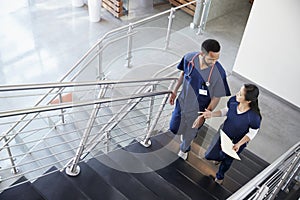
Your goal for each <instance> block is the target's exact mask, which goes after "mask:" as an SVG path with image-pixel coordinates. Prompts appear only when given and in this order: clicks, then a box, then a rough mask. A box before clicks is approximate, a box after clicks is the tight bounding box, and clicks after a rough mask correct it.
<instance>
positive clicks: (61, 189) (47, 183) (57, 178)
mask: <svg viewBox="0 0 300 200" xmlns="http://www.w3.org/2000/svg"><path fill="white" fill-rule="evenodd" d="M50 172H53V173H51V174H48V175H45V176H43V177H41V178H38V179H37V180H36V181H34V182H33V183H32V184H33V186H34V188H35V189H36V190H38V191H39V192H40V193H41V194H42V195H43V196H44V197H45V199H47V200H65V199H72V200H85V199H88V197H86V196H85V195H84V194H83V193H82V192H81V191H79V190H78V188H76V187H75V186H74V185H73V184H72V183H71V181H70V180H68V179H67V178H66V177H65V176H64V175H63V174H62V173H61V172H60V171H57V168H56V167H51V168H50V169H49V170H48V171H47V172H46V173H50ZM46 173H45V174H46ZM49 188H51V189H49ZM54 191H55V192H54Z"/></svg>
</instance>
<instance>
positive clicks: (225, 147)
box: [220, 130, 241, 160]
mask: <svg viewBox="0 0 300 200" xmlns="http://www.w3.org/2000/svg"><path fill="white" fill-rule="evenodd" d="M220 136H221V148H222V151H223V152H224V153H226V154H227V155H229V156H231V157H233V158H235V159H237V160H241V158H240V157H239V155H238V154H237V153H236V152H235V151H234V150H233V149H232V147H233V143H232V141H231V139H230V138H229V137H228V136H227V135H226V133H224V131H223V130H220Z"/></svg>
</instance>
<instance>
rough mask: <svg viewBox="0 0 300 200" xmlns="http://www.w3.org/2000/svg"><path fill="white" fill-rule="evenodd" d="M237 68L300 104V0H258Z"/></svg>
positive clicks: (277, 93)
mask: <svg viewBox="0 0 300 200" xmlns="http://www.w3.org/2000/svg"><path fill="white" fill-rule="evenodd" d="M233 71H234V72H236V73H238V74H240V75H242V76H243V77H245V78H247V79H249V80H251V81H253V82H255V83H257V84H258V85H259V86H262V87H263V88H265V89H267V90H269V91H270V92H272V93H274V94H276V95H278V96H280V97H282V98H283V99H285V100H287V101H289V102H290V103H292V104H294V105H296V106H298V107H300V88H299V87H300V1H299V0H285V1H279V0H277V1H274V0H263V1H261V0H255V1H254V4H253V6H252V10H251V13H250V16H249V19H248V22H247V25H246V28H245V32H244V35H243V38H242V41H241V45H240V48H239V51H238V54H237V58H236V61H235V64H234V67H233Z"/></svg>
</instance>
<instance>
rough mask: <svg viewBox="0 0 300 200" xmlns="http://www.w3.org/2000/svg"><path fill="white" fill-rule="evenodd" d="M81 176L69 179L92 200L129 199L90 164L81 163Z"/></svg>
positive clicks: (69, 177)
mask: <svg viewBox="0 0 300 200" xmlns="http://www.w3.org/2000/svg"><path fill="white" fill-rule="evenodd" d="M79 166H80V174H79V175H78V176H76V177H71V176H68V175H67V174H65V175H66V176H67V178H68V179H69V180H70V181H72V183H74V185H76V186H77V187H78V188H80V189H81V190H82V191H83V192H84V193H85V194H86V195H87V196H88V197H90V198H91V199H99V197H101V199H105V200H110V199H111V200H115V199H118V200H125V199H127V198H126V197H125V196H124V195H123V194H122V193H121V192H120V191H118V190H117V189H116V188H114V187H113V186H111V185H109V184H108V183H106V181H105V180H103V178H102V177H101V176H99V175H98V174H97V173H96V172H95V171H94V170H93V169H92V168H91V167H90V166H89V165H88V164H86V163H85V162H82V163H79Z"/></svg>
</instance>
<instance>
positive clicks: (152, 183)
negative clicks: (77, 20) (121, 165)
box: [124, 143, 190, 200]
mask: <svg viewBox="0 0 300 200" xmlns="http://www.w3.org/2000/svg"><path fill="white" fill-rule="evenodd" d="M140 148H144V147H142V146H141V145H140V144H139V143H133V144H131V145H129V146H127V147H125V148H124V150H125V151H127V153H129V152H131V150H135V149H140ZM130 155H132V154H131V153H130ZM142 155H143V156H142ZM142 155H141V154H140V153H139V154H134V155H132V156H134V158H135V159H132V161H133V163H134V164H136V163H139V162H142V163H143V164H145V165H147V164H146V163H149V162H150V163H151V162H153V163H159V162H157V161H158V159H159V158H157V157H156V156H155V155H154V154H153V153H152V152H151V151H150V153H148V152H145V154H142ZM135 156H137V157H135ZM149 156H151V158H150V159H149ZM144 161H145V162H144ZM147 166H148V165H147ZM152 167H154V168H151V167H149V166H148V168H147V169H146V170H149V171H147V172H144V173H131V174H132V175H133V176H134V177H136V178H137V179H138V180H139V181H140V182H141V183H143V184H144V185H145V186H147V187H148V188H149V189H150V190H151V191H153V192H154V193H156V194H157V195H158V196H159V197H160V198H162V199H178V200H180V199H190V198H189V197H188V196H187V195H186V194H184V193H183V192H182V191H180V190H179V189H178V188H176V187H175V186H174V185H172V184H170V183H169V182H167V181H166V180H165V179H163V177H161V176H160V175H159V174H157V173H156V172H155V170H157V169H158V168H162V167H165V166H163V165H159V167H158V166H152Z"/></svg>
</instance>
